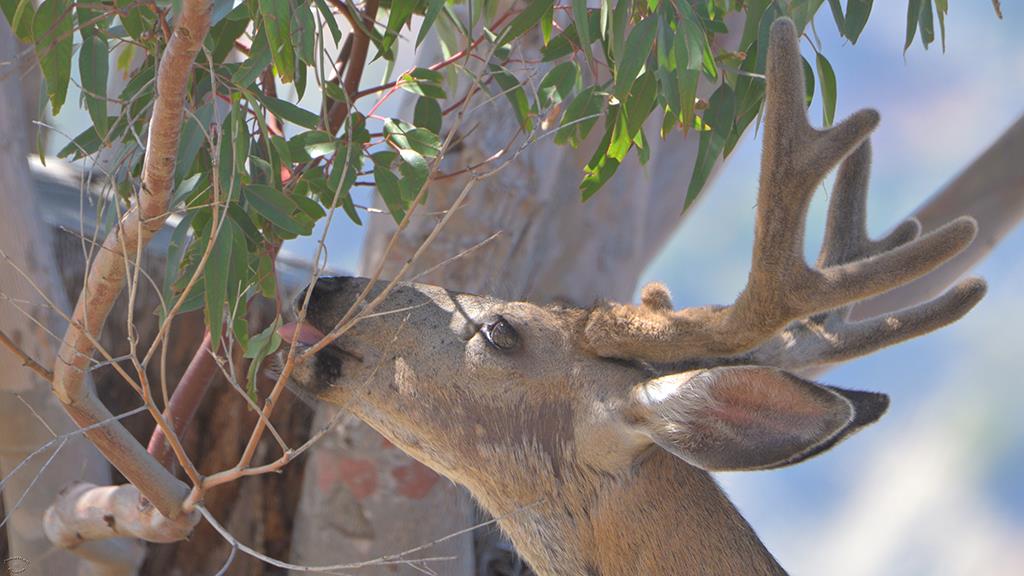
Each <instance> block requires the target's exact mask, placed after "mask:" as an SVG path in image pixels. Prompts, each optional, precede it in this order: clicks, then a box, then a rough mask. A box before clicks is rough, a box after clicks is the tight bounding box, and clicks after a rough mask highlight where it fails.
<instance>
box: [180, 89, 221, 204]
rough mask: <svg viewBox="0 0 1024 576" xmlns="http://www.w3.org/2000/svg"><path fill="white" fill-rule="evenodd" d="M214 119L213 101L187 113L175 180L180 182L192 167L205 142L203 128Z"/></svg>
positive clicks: (182, 129) (182, 131) (182, 130)
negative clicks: (192, 112)
mask: <svg viewBox="0 0 1024 576" xmlns="http://www.w3.org/2000/svg"><path fill="white" fill-rule="evenodd" d="M212 119H213V102H207V103H206V104H203V105H202V106H200V107H199V109H198V110H196V111H195V113H194V114H186V115H185V120H184V124H183V126H182V128H181V140H180V141H179V142H178V162H177V164H175V166H174V179H175V181H178V182H180V181H181V180H182V178H184V177H185V175H186V174H188V173H189V171H190V170H191V169H192V165H193V163H194V162H195V159H196V156H197V155H198V154H199V150H200V149H201V148H202V147H203V143H204V142H205V136H204V134H203V129H205V128H206V127H207V126H209V125H210V121H211V120H212ZM171 205H172V206H173V205H174V204H173V203H172V204H171Z"/></svg>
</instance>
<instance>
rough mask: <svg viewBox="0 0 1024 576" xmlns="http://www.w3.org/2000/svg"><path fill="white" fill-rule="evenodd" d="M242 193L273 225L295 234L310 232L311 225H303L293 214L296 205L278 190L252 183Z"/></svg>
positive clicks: (296, 207) (254, 208)
mask: <svg viewBox="0 0 1024 576" xmlns="http://www.w3.org/2000/svg"><path fill="white" fill-rule="evenodd" d="M242 195H243V196H244V197H245V199H246V201H247V202H249V205H250V206H252V208H253V210H256V212H257V213H258V214H259V215H260V216H263V217H264V218H266V219H267V220H269V221H270V223H271V224H273V225H274V226H275V227H277V228H280V229H281V230H283V231H285V232H287V233H289V234H294V235H296V236H302V235H305V234H309V233H310V232H312V228H311V227H308V226H305V225H303V224H302V223H301V222H299V220H298V219H297V218H295V216H293V213H294V212H295V211H296V210H297V209H298V206H296V205H295V202H293V201H292V200H291V199H290V198H288V197H287V196H285V195H284V193H283V192H281V191H280V190H275V189H274V188H272V187H270V186H265V185H263V184H252V185H250V186H246V187H245V188H244V189H243V190H242Z"/></svg>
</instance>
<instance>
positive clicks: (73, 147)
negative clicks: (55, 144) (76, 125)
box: [57, 126, 103, 160]
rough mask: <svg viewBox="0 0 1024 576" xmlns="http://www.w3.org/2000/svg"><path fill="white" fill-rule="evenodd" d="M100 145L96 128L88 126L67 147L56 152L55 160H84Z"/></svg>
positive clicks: (101, 142) (100, 141)
mask: <svg viewBox="0 0 1024 576" xmlns="http://www.w3.org/2000/svg"><path fill="white" fill-rule="evenodd" d="M102 144H103V141H102V140H101V139H100V137H99V135H98V134H96V127H95V126H89V127H88V128H86V129H85V130H83V131H82V133H81V134H79V135H78V136H75V139H74V140H72V141H71V142H68V144H67V146H65V147H63V148H61V149H60V151H59V152H57V158H70V159H71V160H77V159H79V158H85V157H86V156H89V155H91V154H95V153H96V151H97V150H99V149H100V146H101V145H102Z"/></svg>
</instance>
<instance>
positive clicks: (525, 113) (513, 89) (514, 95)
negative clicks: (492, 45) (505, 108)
mask: <svg viewBox="0 0 1024 576" xmlns="http://www.w3.org/2000/svg"><path fill="white" fill-rule="evenodd" d="M490 70H491V76H492V77H493V78H494V81H495V82H497V83H498V87H499V88H501V91H502V93H504V94H505V97H506V98H508V101H509V103H510V104H512V112H514V113H515V115H516V120H518V121H519V127H520V128H522V130H523V132H530V131H531V130H533V121H532V120H530V101H529V100H527V98H526V91H525V90H523V87H522V85H520V84H519V79H518V78H516V77H515V76H514V75H513V74H512V73H511V72H509V71H508V69H506V68H505V67H504V66H501V65H500V64H491V66H490Z"/></svg>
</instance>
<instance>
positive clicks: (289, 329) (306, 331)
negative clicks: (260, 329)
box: [277, 322, 324, 346]
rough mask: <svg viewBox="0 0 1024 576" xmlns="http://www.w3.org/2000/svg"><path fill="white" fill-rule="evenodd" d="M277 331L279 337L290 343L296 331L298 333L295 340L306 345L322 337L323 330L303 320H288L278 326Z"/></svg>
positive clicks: (314, 342)
mask: <svg viewBox="0 0 1024 576" xmlns="http://www.w3.org/2000/svg"><path fill="white" fill-rule="evenodd" d="M277 333H278V334H280V335H281V338H282V339H283V340H284V341H285V343H286V344H290V343H291V341H292V338H295V337H296V333H298V337H297V338H296V341H297V342H299V343H300V344H305V345H307V346H311V345H313V344H316V343H317V342H319V341H320V340H321V339H322V338H323V337H324V333H323V332H321V331H319V330H317V329H316V328H314V327H313V326H311V325H309V324H306V323H305V322H302V323H299V322H289V323H288V324H285V325H284V326H281V327H280V328H278V329H277Z"/></svg>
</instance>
